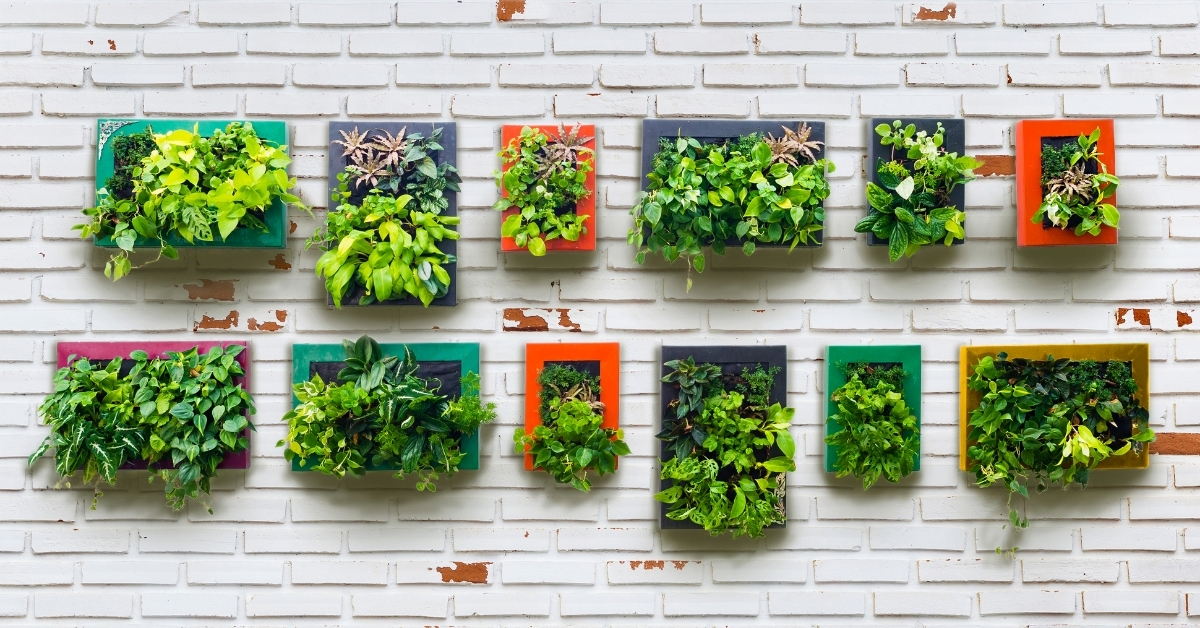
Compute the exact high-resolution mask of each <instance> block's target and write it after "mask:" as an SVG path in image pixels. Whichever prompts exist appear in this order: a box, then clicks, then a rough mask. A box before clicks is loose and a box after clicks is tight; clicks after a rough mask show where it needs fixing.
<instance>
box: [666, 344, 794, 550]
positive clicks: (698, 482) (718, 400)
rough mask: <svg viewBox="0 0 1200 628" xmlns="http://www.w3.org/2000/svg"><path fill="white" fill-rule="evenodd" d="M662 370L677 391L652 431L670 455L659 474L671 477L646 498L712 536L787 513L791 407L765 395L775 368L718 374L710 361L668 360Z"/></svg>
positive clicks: (752, 528)
mask: <svg viewBox="0 0 1200 628" xmlns="http://www.w3.org/2000/svg"><path fill="white" fill-rule="evenodd" d="M666 366H667V368H669V369H673V370H672V371H671V373H669V374H668V375H667V376H665V377H663V380H662V381H664V382H667V383H671V384H674V385H675V387H676V389H677V390H678V397H677V398H676V399H674V400H672V401H671V402H670V404H669V406H668V409H667V415H666V416H664V417H663V430H662V431H661V432H660V433H659V434H658V436H657V437H658V439H659V440H662V441H664V442H665V443H666V449H667V451H668V453H669V454H670V455H671V457H670V458H669V459H668V460H666V461H665V462H663V465H662V472H661V476H660V477H661V479H663V480H669V481H670V483H671V485H670V486H669V487H667V488H666V489H664V490H662V491H660V492H659V493H657V494H656V495H655V496H654V498H655V499H657V500H658V501H660V502H663V503H664V504H667V513H666V514H667V518H669V519H672V520H675V521H691V522H692V523H695V524H696V525H699V526H701V527H703V528H704V529H705V530H707V531H708V532H709V533H710V534H712V535H713V536H718V535H720V534H722V533H724V532H731V533H732V534H733V536H734V537H738V536H741V535H743V534H744V535H746V536H749V537H751V538H755V537H759V536H762V534H763V530H764V529H765V528H767V527H769V526H771V525H773V524H777V523H783V522H785V521H786V520H787V513H786V511H785V510H784V500H783V497H784V494H785V490H786V475H787V472H788V471H794V470H795V469H796V464H795V462H794V461H793V457H794V456H795V454H796V444H795V442H794V441H793V439H792V435H791V433H790V432H788V426H789V425H791V421H792V416H793V415H794V414H795V409H793V408H785V407H782V406H781V405H780V404H779V403H770V400H769V398H770V391H771V388H772V385H773V383H774V380H775V376H776V375H777V374H778V369H777V368H771V369H763V368H762V367H756V368H754V369H743V371H742V372H741V373H740V374H729V375H724V374H722V370H721V367H719V366H717V365H715V364H696V363H695V361H694V360H693V359H692V358H687V359H685V360H671V361H669V362H667V363H666Z"/></svg>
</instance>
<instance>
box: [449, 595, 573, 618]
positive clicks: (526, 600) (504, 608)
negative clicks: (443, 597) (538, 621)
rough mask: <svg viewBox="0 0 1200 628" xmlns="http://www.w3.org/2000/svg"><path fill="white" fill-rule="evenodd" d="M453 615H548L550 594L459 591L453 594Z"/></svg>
mask: <svg viewBox="0 0 1200 628" xmlns="http://www.w3.org/2000/svg"><path fill="white" fill-rule="evenodd" d="M454 616H455V617H549V616H550V596H549V595H547V594H545V593H459V594H457V595H455V596H454Z"/></svg>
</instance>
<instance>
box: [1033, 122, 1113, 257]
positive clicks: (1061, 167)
mask: <svg viewBox="0 0 1200 628" xmlns="http://www.w3.org/2000/svg"><path fill="white" fill-rule="evenodd" d="M1099 140H1100V129H1099V128H1097V129H1096V130H1095V131H1092V133H1091V134H1090V135H1087V134H1083V135H1080V136H1079V139H1077V140H1075V141H1071V142H1067V143H1065V144H1063V146H1062V147H1061V148H1055V147H1054V146H1053V145H1050V144H1046V145H1044V146H1042V205H1041V206H1040V207H1038V210H1037V212H1035V213H1034V215H1033V222H1034V223H1035V224H1037V223H1043V224H1044V222H1045V221H1048V222H1049V223H1050V225H1051V226H1053V227H1057V228H1059V229H1067V228H1070V227H1072V226H1074V227H1075V235H1083V234H1085V233H1086V234H1088V235H1093V236H1097V235H1100V227H1102V226H1109V227H1113V228H1114V229H1115V228H1117V227H1118V224H1119V223H1120V221H1121V214H1120V212H1118V211H1117V207H1116V206H1115V205H1113V204H1112V203H1106V202H1105V201H1106V200H1108V199H1110V198H1112V197H1113V196H1115V195H1116V192H1117V186H1118V185H1119V184H1120V183H1121V181H1120V179H1118V178H1117V177H1116V175H1111V174H1109V173H1108V167H1107V166H1105V165H1104V163H1103V162H1101V161H1100V149H1099V147H1098V146H1097V145H1096V143H1097V142H1098V141H1099ZM1090 164H1096V165H1097V167H1098V169H1099V170H1100V171H1099V172H1087V167H1088V165H1090Z"/></svg>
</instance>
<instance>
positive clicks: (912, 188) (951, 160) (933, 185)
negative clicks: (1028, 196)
mask: <svg viewBox="0 0 1200 628" xmlns="http://www.w3.org/2000/svg"><path fill="white" fill-rule="evenodd" d="M875 133H876V134H877V135H879V143H880V144H882V145H884V146H890V147H891V156H890V158H889V159H888V160H887V161H884V160H883V159H879V160H878V165H877V166H876V173H877V175H878V179H879V184H878V185H877V184H875V182H873V181H872V182H868V183H867V202H868V203H869V204H870V206H871V209H870V211H869V212H868V214H867V217H866V218H864V219H862V220H861V221H859V223H858V224H857V225H855V226H854V231H856V232H858V233H873V234H875V237H877V238H879V239H881V240H887V241H888V257H889V258H890V259H891V260H892V261H893V262H894V261H896V260H898V259H900V257H901V256H907V257H912V256H913V254H914V253H916V252H917V250H918V249H920V248H921V247H922V246H925V245H927V244H934V243H936V242H938V241H941V242H943V243H944V244H945V245H946V246H950V245H951V244H952V243H953V242H954V241H955V240H965V239H966V233H965V231H964V230H963V223H964V222H965V221H966V217H967V215H966V213H965V212H963V211H962V210H961V209H959V208H958V207H955V206H954V205H953V204H952V203H951V201H950V194H951V192H953V191H954V188H956V187H958V186H959V185H962V184H965V183H967V182H969V181H971V180H973V179H974V178H975V173H974V172H972V170H973V169H975V168H978V167H980V166H982V165H983V162H981V161H978V160H976V159H975V158H974V157H970V156H962V157H959V156H958V153H949V152H946V149H945V148H944V147H943V146H942V145H943V144H944V143H945V135H946V130H945V129H944V128H943V127H942V123H941V122H939V123H938V125H937V131H935V132H934V133H933V134H932V135H930V134H928V133H926V132H925V131H917V126H916V125H915V124H908V125H902V123H901V122H900V121H899V120H896V121H894V122H892V124H891V125H887V124H880V125H879V126H877V127H875ZM897 152H899V155H897Z"/></svg>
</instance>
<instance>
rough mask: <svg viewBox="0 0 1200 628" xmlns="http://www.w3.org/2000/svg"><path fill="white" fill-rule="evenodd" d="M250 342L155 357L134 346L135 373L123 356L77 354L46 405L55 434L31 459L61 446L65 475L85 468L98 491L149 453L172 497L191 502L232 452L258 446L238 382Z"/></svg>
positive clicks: (58, 461) (58, 465) (57, 457)
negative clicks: (100, 359)
mask: <svg viewBox="0 0 1200 628" xmlns="http://www.w3.org/2000/svg"><path fill="white" fill-rule="evenodd" d="M244 348H245V347H243V346H240V345H230V346H229V347H226V348H224V349H222V348H221V347H214V348H212V349H211V350H209V352H208V353H205V354H203V355H201V354H200V353H199V352H198V351H197V350H196V349H195V348H193V349H189V350H187V351H183V352H170V353H168V354H167V357H165V358H154V359H151V358H150V357H149V356H148V355H147V354H146V352H145V351H134V352H133V353H131V354H130V357H129V360H128V361H130V362H132V363H133V364H132V368H131V369H130V371H129V373H128V374H127V375H121V374H120V371H121V365H122V362H123V361H124V360H122V359H121V358H114V359H113V360H111V361H109V362H108V364H106V365H96V364H93V363H92V362H90V361H88V360H86V359H83V358H80V359H76V356H70V358H68V360H67V361H68V365H67V366H64V367H63V368H61V369H59V370H58V372H57V373H55V375H54V393H52V394H51V395H49V396H48V397H46V399H45V401H43V402H42V405H41V406H40V408H39V409H38V413H39V414H40V415H41V417H42V419H43V420H44V421H45V423H46V424H47V425H49V426H50V434H49V435H48V436H47V437H46V440H45V441H43V442H42V444H41V446H40V447H38V449H37V450H36V451H34V452H33V454H32V455H30V456H29V464H33V463H34V462H35V461H37V460H38V459H39V458H41V457H42V456H43V455H44V454H45V453H46V452H47V451H48V450H49V449H50V448H52V447H53V448H54V468H55V470H56V471H57V472H58V474H59V476H61V477H62V478H69V477H71V476H72V475H74V474H75V473H76V472H77V471H80V470H82V471H83V481H84V482H85V483H87V484H90V485H91V486H92V487H93V489H94V490H95V497H96V498H99V497H100V495H102V493H101V491H100V488H99V487H100V484H101V483H104V484H108V485H110V486H111V485H115V484H116V480H117V476H116V474H117V470H118V469H120V468H121V466H122V465H124V464H125V463H127V462H130V461H134V460H144V461H146V463H147V464H148V465H149V469H150V472H151V474H152V475H151V480H153V478H154V477H155V476H157V477H159V478H161V479H162V480H163V481H164V482H165V483H166V487H165V491H166V497H167V502H168V503H169V504H170V505H171V507H172V508H174V509H176V510H179V509H181V508H183V506H184V504H185V503H186V501H187V499H188V498H192V499H199V498H200V493H201V492H203V493H205V494H207V493H209V489H210V482H211V479H212V478H213V477H214V476H215V475H216V472H217V464H219V463H220V462H221V460H223V459H224V458H225V454H227V453H233V452H239V451H243V450H245V449H246V448H247V447H248V446H249V442H248V441H247V439H246V437H245V436H243V435H242V432H243V431H244V430H245V429H246V428H250V429H254V426H253V425H252V424H250V423H249V422H248V421H247V420H246V417H245V414H246V413H247V412H250V413H253V412H254V403H253V401H252V400H251V398H250V394H249V393H248V392H246V390H245V389H244V388H242V386H241V384H234V383H233V380H234V378H237V377H242V376H244V375H245V373H244V372H243V370H242V367H241V365H239V364H238V363H237V361H236V359H235V358H236V357H237V355H238V354H240V353H241V352H242V350H243V349H244ZM160 464H162V465H164V466H162V467H160ZM64 482H65V483H66V485H67V486H70V484H69V482H66V481H65V480H64ZM95 506H96V501H95V499H93V501H92V508H95Z"/></svg>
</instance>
